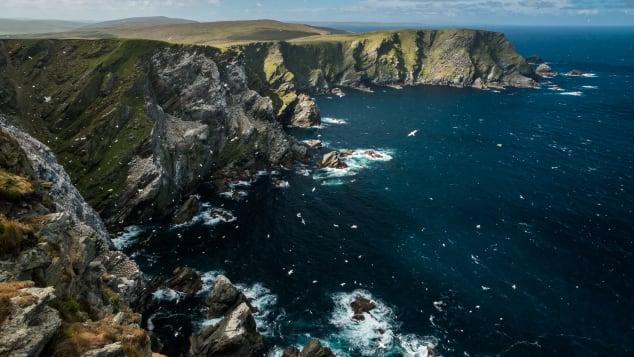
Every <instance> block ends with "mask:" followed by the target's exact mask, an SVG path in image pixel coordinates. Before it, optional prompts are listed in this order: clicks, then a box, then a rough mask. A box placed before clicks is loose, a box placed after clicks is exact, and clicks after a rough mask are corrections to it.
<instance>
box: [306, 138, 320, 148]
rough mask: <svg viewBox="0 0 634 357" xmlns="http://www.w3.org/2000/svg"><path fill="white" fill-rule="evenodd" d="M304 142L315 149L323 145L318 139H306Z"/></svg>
mask: <svg viewBox="0 0 634 357" xmlns="http://www.w3.org/2000/svg"><path fill="white" fill-rule="evenodd" d="M304 143H305V144H306V145H308V146H309V147H311V148H313V149H318V148H320V147H321V146H322V143H321V140H317V139H309V140H304Z"/></svg>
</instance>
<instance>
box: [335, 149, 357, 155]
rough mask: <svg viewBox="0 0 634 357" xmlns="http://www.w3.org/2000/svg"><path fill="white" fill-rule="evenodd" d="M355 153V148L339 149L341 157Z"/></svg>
mask: <svg viewBox="0 0 634 357" xmlns="http://www.w3.org/2000/svg"><path fill="white" fill-rule="evenodd" d="M352 154H354V150H350V149H341V150H339V157H346V156H350V155H352Z"/></svg>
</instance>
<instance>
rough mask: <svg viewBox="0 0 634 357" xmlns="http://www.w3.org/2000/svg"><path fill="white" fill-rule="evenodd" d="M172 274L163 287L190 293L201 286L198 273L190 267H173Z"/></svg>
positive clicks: (193, 292)
mask: <svg viewBox="0 0 634 357" xmlns="http://www.w3.org/2000/svg"><path fill="white" fill-rule="evenodd" d="M172 274H173V275H174V276H173V277H172V278H171V279H169V280H168V281H166V282H165V287H167V288H170V289H172V290H176V291H180V292H182V293H184V294H187V295H192V294H195V293H196V292H197V291H198V290H200V289H201V288H202V287H203V281H202V278H201V277H200V274H198V273H196V272H195V271H194V270H193V269H192V268H190V267H178V268H176V269H174V272H173V273H172Z"/></svg>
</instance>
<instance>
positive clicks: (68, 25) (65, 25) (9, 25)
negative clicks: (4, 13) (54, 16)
mask: <svg viewBox="0 0 634 357" xmlns="http://www.w3.org/2000/svg"><path fill="white" fill-rule="evenodd" d="M85 25H87V23H86V22H79V21H61V20H32V19H0V35H15V34H35V33H44V32H63V31H70V30H74V29H77V28H79V27H81V26H85Z"/></svg>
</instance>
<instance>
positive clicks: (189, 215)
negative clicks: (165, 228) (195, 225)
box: [172, 195, 199, 224]
mask: <svg viewBox="0 0 634 357" xmlns="http://www.w3.org/2000/svg"><path fill="white" fill-rule="evenodd" d="M198 204H199V200H198V196H196V195H191V196H189V198H188V199H187V200H185V202H184V203H183V204H182V205H181V206H180V208H179V209H178V210H177V211H176V213H174V217H173V218H172V223H174V224H183V223H187V222H191V220H192V219H193V218H194V216H195V215H196V214H197V213H198Z"/></svg>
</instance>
